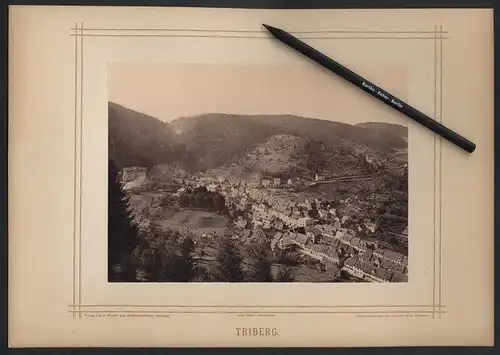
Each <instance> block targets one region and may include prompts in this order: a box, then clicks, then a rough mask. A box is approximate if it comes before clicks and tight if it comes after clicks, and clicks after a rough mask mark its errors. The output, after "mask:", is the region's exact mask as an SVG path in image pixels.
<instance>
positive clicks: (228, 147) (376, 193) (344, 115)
mask: <svg viewBox="0 0 500 355" xmlns="http://www.w3.org/2000/svg"><path fill="white" fill-rule="evenodd" d="M111 67H113V66H111ZM322 75H323V73H320V74H317V73H316V72H314V71H311V70H308V69H303V68H283V69H281V68H280V69H277V68H269V67H264V66H262V67H258V66H256V67H244V66H242V67H236V66H235V67H231V66H226V65H215V64H191V65H180V64H179V65H173V64H161V63H159V64H144V65H126V64H123V65H116V66H115V67H114V68H111V69H110V89H109V90H110V91H109V94H110V101H109V103H108V114H109V116H108V120H109V134H108V135H109V158H108V167H109V168H108V281H109V282H315V283H316V282H378V283H394V282H407V281H408V129H407V127H406V126H403V125H401V124H396V123H391V121H390V120H389V119H385V115H387V112H386V111H384V110H380V112H378V111H377V110H376V109H374V108H373V107H376V106H366V105H371V103H369V104H366V105H365V104H364V103H358V102H357V100H359V98H360V97H363V96H356V95H355V94H353V93H352V92H350V91H346V92H345V93H344V92H343V91H342V90H343V86H341V85H339V86H338V87H336V86H334V85H333V86H332V85H331V83H330V82H328V79H322V78H323V76H322ZM304 78H307V80H305V79H304ZM322 80H326V81H325V82H323V81H322ZM299 83H300V85H299ZM323 86H324V87H328V88H329V93H328V95H325V94H324V93H323V92H324V91H325V90H324V89H323V88H322V87H323ZM277 88H281V91H280V94H279V95H277V96H276V97H274V98H271V97H270V93H271V92H275V91H276V90H277ZM332 91H333V92H334V93H335V92H336V91H338V94H337V95H334V99H332ZM316 92H318V94H316ZM319 92H322V93H323V94H319ZM280 95H281V96H280ZM291 98H292V99H291ZM335 98H336V99H335ZM401 121H402V124H404V120H401ZM396 122H399V121H396Z"/></svg>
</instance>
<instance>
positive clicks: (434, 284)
mask: <svg viewBox="0 0 500 355" xmlns="http://www.w3.org/2000/svg"><path fill="white" fill-rule="evenodd" d="M436 112H437V32H436V26H434V118H435V117H436ZM432 138H433V142H434V153H433V158H434V179H433V192H434V195H433V200H434V219H433V236H434V240H433V243H432V255H433V258H432V277H433V283H432V306H433V307H432V309H433V310H436V141H437V140H436V135H434V136H433V137H432ZM434 317H435V315H434V314H433V315H432V318H433V319H434Z"/></svg>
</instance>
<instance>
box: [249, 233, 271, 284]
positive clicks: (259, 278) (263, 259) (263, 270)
mask: <svg viewBox="0 0 500 355" xmlns="http://www.w3.org/2000/svg"><path fill="white" fill-rule="evenodd" d="M248 254H249V256H250V257H251V259H252V261H251V270H250V275H249V276H250V280H251V281H254V282H271V281H273V276H272V273H271V266H272V262H271V260H272V255H273V252H272V250H271V246H270V243H269V241H268V240H266V239H265V238H261V239H258V241H257V243H256V244H251V245H250V246H249V248H248Z"/></svg>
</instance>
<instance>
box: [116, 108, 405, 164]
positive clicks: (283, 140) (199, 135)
mask: <svg viewBox="0 0 500 355" xmlns="http://www.w3.org/2000/svg"><path fill="white" fill-rule="evenodd" d="M109 134H110V140H109V141H110V142H109V144H110V154H111V157H112V158H114V159H115V161H116V162H117V164H118V165H119V166H127V165H142V166H153V165H157V164H171V163H176V164H177V165H178V166H181V167H184V168H185V169H186V170H188V171H190V172H196V171H207V170H210V169H215V168H221V167H229V166H233V167H235V166H238V167H239V168H241V169H245V170H247V171H251V170H263V169H264V168H267V169H269V168H274V169H275V170H282V168H281V167H283V166H288V165H290V166H293V167H296V168H297V169H299V170H301V169H302V170H309V172H313V171H320V170H321V169H323V168H324V167H325V166H328V164H330V163H335V164H336V166H337V167H340V166H341V165H343V164H344V165H346V164H347V165H350V164H353V162H354V160H355V159H356V158H357V157H358V155H359V154H360V153H368V154H385V153H393V152H394V151H395V150H397V149H405V148H406V147H407V143H406V138H407V128H406V127H402V126H398V125H388V124H384V123H369V124H362V125H349V124H344V123H338V122H332V121H326V120H320V119H311V118H304V117H298V116H293V115H232V114H216V113H214V114H203V115H198V116H193V117H183V118H178V119H176V120H174V121H172V122H170V123H165V122H163V121H160V120H158V119H156V118H154V117H151V116H148V115H144V114H142V113H139V112H136V111H134V110H131V109H128V108H125V107H123V106H120V105H117V104H114V103H111V102H110V103H109ZM266 148H267V154H260V155H258V154H259V153H256V152H260V151H264V152H266ZM273 159H274V160H273ZM325 160H326V162H325ZM329 162H330V163H329ZM325 164H326V165H325ZM330 165H331V164H330ZM347 165H346V166H347ZM330 167H331V166H330Z"/></svg>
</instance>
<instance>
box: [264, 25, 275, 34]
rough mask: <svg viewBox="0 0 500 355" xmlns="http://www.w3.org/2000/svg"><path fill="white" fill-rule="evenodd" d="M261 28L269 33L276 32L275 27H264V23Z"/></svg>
mask: <svg viewBox="0 0 500 355" xmlns="http://www.w3.org/2000/svg"><path fill="white" fill-rule="evenodd" d="M262 26H263V27H264V28H265V29H266V30H268V31H269V32H271V33H275V32H277V31H278V29H277V28H276V27H273V26H269V25H266V24H265V23H263V24H262Z"/></svg>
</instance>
